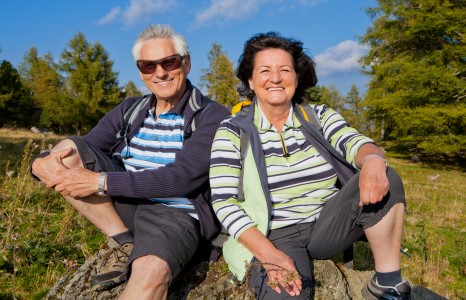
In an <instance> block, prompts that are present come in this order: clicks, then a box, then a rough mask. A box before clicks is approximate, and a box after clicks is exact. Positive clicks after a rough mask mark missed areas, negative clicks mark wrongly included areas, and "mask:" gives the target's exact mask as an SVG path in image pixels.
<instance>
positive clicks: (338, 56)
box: [315, 40, 367, 76]
mask: <svg viewBox="0 0 466 300" xmlns="http://www.w3.org/2000/svg"><path fill="white" fill-rule="evenodd" d="M366 50H367V47H366V46H362V45H359V44H358V43H357V42H355V41H352V40H346V41H343V42H340V43H338V45H336V46H334V47H330V48H328V49H326V50H325V51H324V52H323V53H322V54H319V55H317V56H316V57H315V61H316V63H317V73H318V75H319V76H330V75H333V74H336V73H340V72H352V71H356V70H359V69H360V65H359V62H358V60H359V58H361V56H362V55H363V54H364V52H365V51H366Z"/></svg>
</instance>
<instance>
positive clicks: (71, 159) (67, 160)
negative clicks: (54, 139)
mask: <svg viewBox="0 0 466 300" xmlns="http://www.w3.org/2000/svg"><path fill="white" fill-rule="evenodd" d="M69 148H72V152H71V153H70V154H69V155H68V156H66V157H64V158H63V159H62V160H61V161H62V163H63V165H65V166H66V167H67V168H79V167H82V166H83V163H82V161H81V158H80V157H79V153H78V150H77V146H76V144H75V143H74V142H73V140H71V139H65V140H63V141H61V142H59V143H58V144H57V145H56V146H55V147H53V149H52V151H51V152H52V153H53V152H57V151H63V150H66V149H69Z"/></svg>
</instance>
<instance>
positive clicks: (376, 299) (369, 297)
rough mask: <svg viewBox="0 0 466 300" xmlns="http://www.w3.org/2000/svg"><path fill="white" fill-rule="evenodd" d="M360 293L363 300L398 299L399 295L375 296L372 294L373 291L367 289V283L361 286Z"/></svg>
mask: <svg viewBox="0 0 466 300" xmlns="http://www.w3.org/2000/svg"><path fill="white" fill-rule="evenodd" d="M361 294H362V298H363V299H364V300H380V299H382V300H384V299H385V300H390V299H395V300H396V299H400V298H399V297H396V296H389V295H387V296H376V295H374V294H373V293H371V291H369V288H368V287H367V284H366V285H365V286H364V287H363V288H362V290H361Z"/></svg>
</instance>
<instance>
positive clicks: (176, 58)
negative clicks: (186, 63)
mask: <svg viewBox="0 0 466 300" xmlns="http://www.w3.org/2000/svg"><path fill="white" fill-rule="evenodd" d="M183 59H184V56H180V55H179V54H175V55H171V56H168V57H165V58H162V59H159V60H143V59H139V60H137V61H136V66H137V67H138V69H139V71H140V72H141V73H142V74H153V73H154V72H155V69H157V65H160V66H161V67H162V69H164V70H165V71H167V72H169V71H173V70H176V69H178V68H179V67H181V63H182V62H183Z"/></svg>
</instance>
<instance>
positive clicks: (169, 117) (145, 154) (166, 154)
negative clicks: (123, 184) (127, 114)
mask: <svg viewBox="0 0 466 300" xmlns="http://www.w3.org/2000/svg"><path fill="white" fill-rule="evenodd" d="M154 112H155V109H154V108H152V109H150V110H149V111H148V113H147V116H146V118H145V120H144V124H143V126H142V127H141V128H140V129H139V131H138V132H137V133H136V135H135V136H134V137H133V138H132V139H131V140H130V141H129V145H128V146H127V147H125V148H123V150H122V151H121V157H123V158H125V157H126V158H125V159H123V162H124V165H125V168H126V170H127V171H132V172H140V171H142V170H145V169H158V168H160V167H164V166H165V165H167V164H169V163H171V162H174V161H175V155H176V152H178V151H180V150H181V148H182V147H183V142H184V130H183V127H184V118H183V116H181V115H179V114H177V113H173V112H165V113H161V114H160V115H159V116H158V118H156V117H155V115H154ZM161 184H163V183H161ZM149 200H151V201H154V202H159V203H163V204H165V205H167V206H171V207H174V208H180V209H183V210H185V211H186V212H187V213H189V214H190V215H191V216H192V217H193V218H196V219H197V214H196V211H195V210H194V207H193V205H192V204H191V202H190V201H189V199H188V198H187V197H186V196H184V195H180V196H179V197H169V198H161V197H156V198H149Z"/></svg>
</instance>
